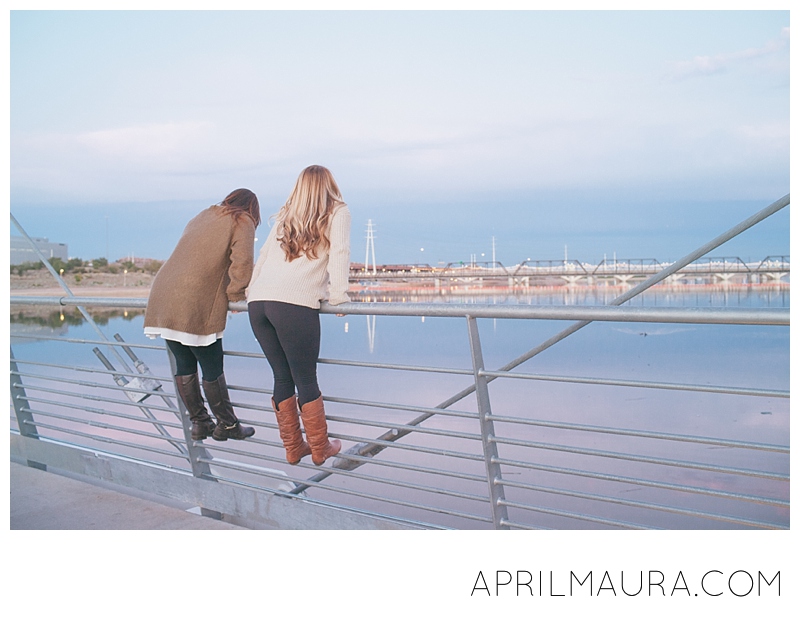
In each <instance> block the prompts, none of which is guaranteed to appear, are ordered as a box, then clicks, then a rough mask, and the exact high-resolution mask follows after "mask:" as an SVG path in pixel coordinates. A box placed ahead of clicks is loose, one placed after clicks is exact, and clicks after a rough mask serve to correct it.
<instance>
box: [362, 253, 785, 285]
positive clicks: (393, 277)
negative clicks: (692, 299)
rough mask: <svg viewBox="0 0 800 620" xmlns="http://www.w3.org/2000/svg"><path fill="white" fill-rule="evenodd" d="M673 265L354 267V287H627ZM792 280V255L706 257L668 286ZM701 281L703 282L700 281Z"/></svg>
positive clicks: (645, 261) (650, 261) (641, 261)
mask: <svg viewBox="0 0 800 620" xmlns="http://www.w3.org/2000/svg"><path fill="white" fill-rule="evenodd" d="M670 265H672V263H671V262H661V261H658V260H656V259H654V258H632V259H613V260H607V259H604V260H602V261H600V262H599V263H597V264H593V263H587V262H582V261H578V260H574V259H573V260H565V259H562V260H536V261H523V262H521V263H519V264H517V265H513V266H510V267H506V266H505V265H503V264H502V263H500V262H470V263H448V264H447V265H445V266H441V267H432V266H430V265H421V264H413V265H399V264H394V265H376V266H372V267H370V266H368V265H366V266H365V265H364V264H360V263H352V264H351V266H350V281H351V282H362V283H365V282H376V281H384V282H387V281H388V282H396V283H426V284H430V283H431V281H433V283H434V284H435V285H436V286H440V285H441V284H443V283H445V282H447V283H450V282H453V281H456V282H489V283H494V284H501V283H502V284H505V285H507V286H509V287H514V286H523V287H527V286H536V285H546V284H555V283H561V282H566V283H567V284H568V285H570V286H574V285H577V284H589V285H591V284H600V283H613V284H619V285H625V284H627V283H629V282H631V281H632V280H639V279H645V278H648V277H650V276H652V275H653V274H656V273H658V272H660V271H662V270H663V269H666V268H667V267H669V266H670ZM788 275H789V257H788V256H767V257H766V258H764V259H763V260H761V261H756V262H745V261H743V260H742V259H741V258H739V257H737V256H732V257H731V256H726V257H721V258H702V259H700V260H697V261H695V262H694V263H692V264H690V265H687V266H686V267H683V268H682V269H680V270H679V271H677V272H676V273H674V274H673V275H672V276H670V278H669V280H668V282H669V283H673V284H677V283H717V284H725V283H734V282H736V283H744V284H758V283H770V282H771V283H779V282H781V281H782V279H783V278H784V276H788ZM698 280H699V282H698Z"/></svg>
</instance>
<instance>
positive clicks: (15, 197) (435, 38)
mask: <svg viewBox="0 0 800 620" xmlns="http://www.w3.org/2000/svg"><path fill="white" fill-rule="evenodd" d="M788 27H789V13H788V11H748V12H739V11H725V12H720V11H691V12H683V11H675V12H664V11H651V12H581V11H577V12H539V11H531V12H491V11H490V12H485V11H481V12H450V11H446V12H315V11H311V12H230V13H226V12H183V11H179V12H162V11H153V12H150V11H142V12H13V13H12V16H11V133H10V135H11V201H12V202H11V204H12V211H14V212H15V215H17V216H18V217H19V219H20V220H21V221H23V224H24V219H25V218H24V214H25V213H26V211H29V210H31V211H30V212H31V213H34V212H35V211H36V209H37V208H44V207H47V208H48V209H57V208H58V207H59V206H63V207H67V206H71V207H72V208H74V205H86V206H91V205H95V206H96V207H97V206H102V208H104V209H106V210H108V209H111V210H112V211H111V212H113V208H114V207H113V204H114V203H125V204H126V205H128V207H126V208H130V205H131V204H133V203H145V202H152V201H162V202H163V203H165V204H166V203H169V201H176V204H177V201H197V202H198V205H205V204H206V203H209V204H210V202H214V201H217V200H219V199H221V198H222V197H223V196H224V195H225V193H227V192H228V191H230V190H231V189H233V188H235V187H242V186H244V187H249V188H250V189H252V190H253V191H255V192H256V193H257V194H258V195H259V197H260V198H261V201H262V206H263V209H264V211H265V213H271V212H274V211H275V210H276V209H277V207H279V206H280V203H281V201H282V200H283V199H285V197H286V195H287V194H288V192H289V190H290V189H291V186H292V184H293V182H294V179H295V178H296V176H297V173H298V172H299V171H300V170H301V169H302V168H303V167H305V166H307V165H309V164H312V163H320V164H323V165H326V166H328V167H329V168H330V169H331V170H332V171H333V172H334V175H335V176H336V178H337V180H338V181H339V184H340V186H341V187H342V190H343V193H344V194H345V199H346V200H347V201H348V202H349V203H350V204H351V208H352V209H353V210H354V222H357V223H358V228H360V227H361V220H364V221H363V224H365V223H366V218H367V217H370V218H373V219H374V220H375V221H376V222H378V223H379V224H383V229H382V232H383V233H384V234H383V243H384V246H383V247H384V248H386V249H387V250H388V249H389V248H395V250H396V252H397V253H398V258H396V259H395V260H400V259H401V257H400V254H402V253H403V252H408V251H409V248H412V247H414V248H415V250H414V251H415V252H416V253H417V254H418V253H419V247H418V246H419V245H421V244H424V243H428V244H432V243H434V242H435V239H434V238H432V237H429V238H426V237H425V235H419V239H417V238H415V239H413V240H411V239H406V238H405V237H407V236H408V235H409V234H412V232H411V231H412V230H413V229H414V228H415V226H418V225H419V224H423V225H424V223H423V222H420V219H423V220H424V217H425V215H430V214H431V213H432V212H438V207H437V206H436V205H456V204H470V205H472V207H471V208H472V210H471V211H469V213H470V216H469V217H470V219H472V220H476V221H479V223H478V226H479V230H477V231H466V229H465V230H464V231H462V233H457V234H463V235H466V236H467V237H469V235H473V236H480V235H483V236H486V232H487V231H489V230H490V229H491V231H493V232H496V233H497V234H498V236H499V237H504V238H505V239H506V240H507V241H508V242H510V240H509V238H510V236H511V233H512V232H516V231H518V230H519V228H520V227H519V226H518V225H514V224H513V222H514V221H515V220H518V219H519V218H524V217H526V214H531V213H532V214H533V215H534V217H535V214H536V212H538V211H539V210H545V211H548V214H547V217H546V218H543V219H546V220H547V226H548V227H549V228H548V230H549V231H551V232H550V233H548V234H550V236H552V230H556V231H558V230H561V229H563V230H564V231H565V234H564V235H563V239H562V238H561V237H559V238H558V239H555V240H554V242H553V243H554V245H553V248H555V247H559V248H563V245H564V244H566V243H569V242H570V239H569V237H570V235H569V230H570V228H571V227H573V228H575V232H576V234H580V235H584V236H586V234H587V232H588V230H589V229H587V228H586V226H587V225H588V224H587V221H586V218H587V217H589V218H592V217H596V218H597V220H596V222H594V223H593V224H595V225H596V226H597V227H602V226H607V223H602V222H603V221H604V220H605V219H607V218H611V219H614V218H616V217H617V216H618V215H619V214H617V213H615V212H614V211H613V209H611V207H610V206H609V205H612V204H616V203H617V202H619V201H623V202H625V203H626V204H628V207H626V208H627V209H628V211H626V215H625V217H626V218H628V219H630V218H631V217H632V216H631V213H640V214H641V216H642V218H643V219H642V222H640V223H639V224H637V223H636V222H634V223H633V225H634V227H635V226H638V225H640V224H642V223H646V222H647V221H650V220H652V217H651V215H649V214H646V211H647V205H648V204H654V203H655V202H657V203H658V204H661V205H664V204H670V205H672V204H674V205H681V204H682V205H692V206H686V207H685V208H687V209H691V210H693V211H696V209H697V204H698V201H701V202H702V201H715V204H717V207H715V209H717V210H720V209H721V210H722V211H723V212H724V211H725V209H726V208H727V207H724V206H720V204H721V203H723V202H725V201H747V203H748V206H747V207H746V208H745V207H743V211H742V212H743V213H744V215H745V216H746V215H748V214H749V213H745V212H746V211H747V210H751V209H750V205H751V204H753V205H758V204H762V203H763V204H764V205H765V204H768V203H769V202H771V201H773V200H775V199H777V198H779V197H780V196H782V195H784V194H786V193H787V192H788V191H789V31H788ZM548 197H550V198H548ZM552 197H558V200H556V201H555V202H553V200H551V198H552ZM476 201H479V202H480V205H481V206H480V207H477V206H475V205H476V204H477V203H476ZM559 201H562V203H569V204H572V203H577V202H581V203H582V204H584V205H586V208H585V210H584V211H580V212H571V211H569V210H568V209H567V210H563V215H564V217H563V219H559V217H558V212H560V211H562V209H561V208H560V207H558V206H557V205H558V204H559ZM587 201H588V202H592V204H588V202H587ZM637 201H638V202H637ZM37 205H39V206H38V207H37ZM553 205H555V214H554V213H553V208H551V207H552V206H553ZM607 208H608V209H611V210H609V211H606V210H605V209H607ZM107 212H108V211H107ZM716 212H717V211H714V213H716ZM404 213H407V217H404ZM457 213H458V212H457V211H452V210H450V211H448V210H447V208H446V207H445V206H442V207H441V214H442V218H444V219H442V220H436V218H435V217H434V218H432V219H431V222H430V224H431V226H440V225H441V224H442V222H447V221H449V220H452V219H453V218H454V217H456V214H457ZM576 215H578V217H577V218H576ZM181 217H182V216H181ZM178 219H180V218H178ZM576 219H578V220H581V221H580V222H576ZM634 219H635V217H634ZM739 219H741V218H739ZM487 220H492V223H491V225H489V224H487ZM28 221H30V220H28ZM737 221H738V219H736V220H735V221H732V222H722V223H720V227H721V229H725V228H727V227H729V225H733V224H735V223H736V222H737ZM787 222H788V219H787ZM589 224H592V222H589ZM581 226H583V228H581ZM354 228H355V227H354ZM29 232H30V233H31V234H36V230H29ZM62 232H64V233H66V232H68V231H63V228H62ZM533 232H534V231H532V232H531V234H532V235H533ZM630 233H631V231H630V230H629V231H627V234H628V236H630ZM175 234H176V235H177V234H180V230H178V231H177V232H176V233H175ZM488 234H492V232H489V233H488ZM74 235H75V236H80V231H77V230H76V231H75V232H74ZM95 236H96V235H95ZM361 236H362V232H361V231H360V230H355V231H354V240H355V239H359V238H360V237H361ZM476 238H477V237H476ZM548 238H549V237H548ZM787 239H788V233H787ZM67 241H69V242H71V246H74V247H75V248H76V252H77V251H78V250H77V248H78V246H77V245H75V244H76V243H78V242H77V241H70V240H69V239H67ZM137 242H138V241H137ZM81 243H84V242H81ZM85 243H89V242H88V240H87V241H86V242H85ZM142 243H144V241H142ZM164 243H165V244H166V243H167V242H166V241H165V242H164ZM170 243H171V241H170ZM359 243H361V242H360V241H359ZM614 243H615V244H617V245H618V244H619V243H623V245H624V241H615V242H614ZM131 244H132V243H129V245H131ZM393 244H394V245H393ZM537 244H538V245H537V247H541V248H542V250H541V251H542V252H545V249H544V247H543V245H544V244H546V241H545V240H544V239H540V240H538V241H537ZM395 246H396V247H395ZM505 247H509V246H508V245H506V246H505ZM594 247H595V246H592V248H593V249H592V251H599V250H596V249H594ZM597 247H598V248H599V246H597ZM448 248H449V249H448ZM587 248H588V246H587ZM604 248H605V246H604ZM607 249H608V251H609V252H610V251H611V250H612V249H614V250H616V249H618V248H610V247H609V248H607ZM625 249H627V248H625ZM634 249H638V248H634V247H631V248H630V251H628V252H627V254H628V255H631V254H632V253H634V254H635V253H636V252H634ZM689 249H691V248H689ZM128 251H130V249H129V248H123V247H121V246H120V248H119V250H118V252H117V253H119V254H122V253H124V252H128ZM142 251H144V250H142ZM147 251H148V252H150V253H156V252H155V250H152V251H151V250H147ZM166 251H167V252H168V251H169V248H168V249H167V250H166ZM463 251H464V250H463V249H462V248H457V247H456V246H445V245H442V248H441V252H440V253H442V254H446V253H447V252H453V253H458V252H463ZM552 251H554V250H549V249H548V250H547V252H551V253H552ZM620 251H621V252H622V253H626V252H625V251H624V249H620ZM770 251H772V250H770V249H767V252H770ZM517 252H518V253H526V250H525V249H524V245H523V244H521V245H520V247H519V249H518V250H517ZM80 253H82V254H84V255H89V254H91V253H95V254H98V252H97V251H96V248H95V247H94V246H92V247H91V249H90V247H88V246H87V247H86V249H85V250H83V251H82V252H80ZM140 253H141V252H140ZM527 253H530V252H527ZM559 253H563V250H561V251H560V252H559ZM678 253H680V252H678ZM112 254H114V252H113V251H112ZM417 254H415V255H414V256H410V257H409V258H407V259H405V260H412V259H418V258H419V256H418V255H417ZM557 257H558V256H553V257H552V258H557ZM354 258H355V257H354ZM439 258H441V257H439ZM446 258H447V259H448V260H455V259H459V258H463V257H462V256H452V257H446ZM511 258H512V257H508V258H507V259H506V261H507V262H508V261H509V260H511ZM513 258H514V259H515V260H516V259H518V257H517V256H514V257H513ZM523 258H527V256H525V257H523ZM659 258H660V257H659Z"/></svg>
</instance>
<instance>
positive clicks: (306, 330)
mask: <svg viewBox="0 0 800 620" xmlns="http://www.w3.org/2000/svg"><path fill="white" fill-rule="evenodd" d="M266 303H267V305H266V313H267V316H268V317H269V318H270V321H271V322H272V323H273V324H274V325H275V328H276V331H277V334H278V338H279V340H280V343H281V346H282V348H283V350H284V351H285V352H286V358H287V360H288V362H289V366H290V367H291V370H292V377H293V378H294V381H295V383H296V384H297V391H298V400H299V403H300V414H301V416H302V418H303V426H304V427H305V431H306V437H307V438H308V444H309V446H310V448H311V460H313V461H314V464H315V465H322V464H323V463H324V462H325V460H326V459H328V458H330V457H331V456H334V455H335V454H338V453H339V451H340V450H341V449H342V442H341V441H339V440H338V439H334V440H333V441H331V440H329V438H328V423H327V419H326V418H325V407H324V405H323V403H322V394H321V393H320V391H319V385H318V383H317V358H318V357H319V342H320V327H319V311H318V310H314V309H313V308H306V307H304V306H295V305H292V304H283V303H280V302H266Z"/></svg>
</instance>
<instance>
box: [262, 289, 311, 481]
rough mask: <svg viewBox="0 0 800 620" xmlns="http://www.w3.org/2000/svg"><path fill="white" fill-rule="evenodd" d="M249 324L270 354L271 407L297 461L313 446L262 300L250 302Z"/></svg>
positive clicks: (291, 460) (293, 462) (292, 459)
mask: <svg viewBox="0 0 800 620" xmlns="http://www.w3.org/2000/svg"><path fill="white" fill-rule="evenodd" d="M247 313H248V315H249V317H250V326H251V327H252V329H253V334H254V335H255V336H256V339H257V340H258V343H259V345H261V349H262V350H263V351H264V355H265V356H266V357H267V361H268V362H269V365H270V367H271V368H272V374H273V377H274V379H275V383H274V389H273V398H272V408H273V409H274V411H275V419H276V420H277V422H278V432H279V433H280V436H281V441H282V442H283V447H284V448H285V449H286V461H287V462H288V463H289V464H290V465H296V464H297V463H299V462H300V459H302V458H303V457H304V456H308V455H309V454H311V448H309V447H308V444H307V443H306V442H305V440H303V433H302V431H301V429H300V412H299V411H298V409H297V397H296V396H295V394H294V389H295V384H294V381H293V380H292V371H291V368H290V367H289V362H288V361H287V359H286V354H285V353H284V351H283V348H282V347H281V344H280V341H279V340H278V335H277V332H276V331H275V326H274V325H273V324H272V323H271V322H270V320H269V319H268V318H267V315H266V312H265V310H264V302H263V301H255V302H251V303H249V304H248V305H247Z"/></svg>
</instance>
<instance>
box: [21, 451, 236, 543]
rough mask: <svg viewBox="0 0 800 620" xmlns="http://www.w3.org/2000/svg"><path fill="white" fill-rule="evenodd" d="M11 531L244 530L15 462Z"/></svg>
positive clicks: (179, 509)
mask: <svg viewBox="0 0 800 620" xmlns="http://www.w3.org/2000/svg"><path fill="white" fill-rule="evenodd" d="M10 480H11V483H10V484H11V528H10V529H12V530H242V529H245V528H241V527H239V526H237V525H233V524H231V523H226V522H224V521H217V520H215V519H210V518H208V517H202V516H200V515H198V514H194V513H191V512H187V511H186V510H182V509H181V508H177V507H174V506H167V505H165V504H161V503H158V502H153V501H149V500H146V499H142V498H140V497H134V496H132V495H127V494H124V493H120V492H117V491H112V490H110V489H107V488H103V487H100V486H97V485H94V484H90V483H88V482H82V481H80V480H76V479H74V478H68V477H66V476H61V475H58V474H55V473H50V472H46V471H42V470H40V469H36V468H33V467H26V466H25V465H21V464H19V463H14V462H11V470H10Z"/></svg>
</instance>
